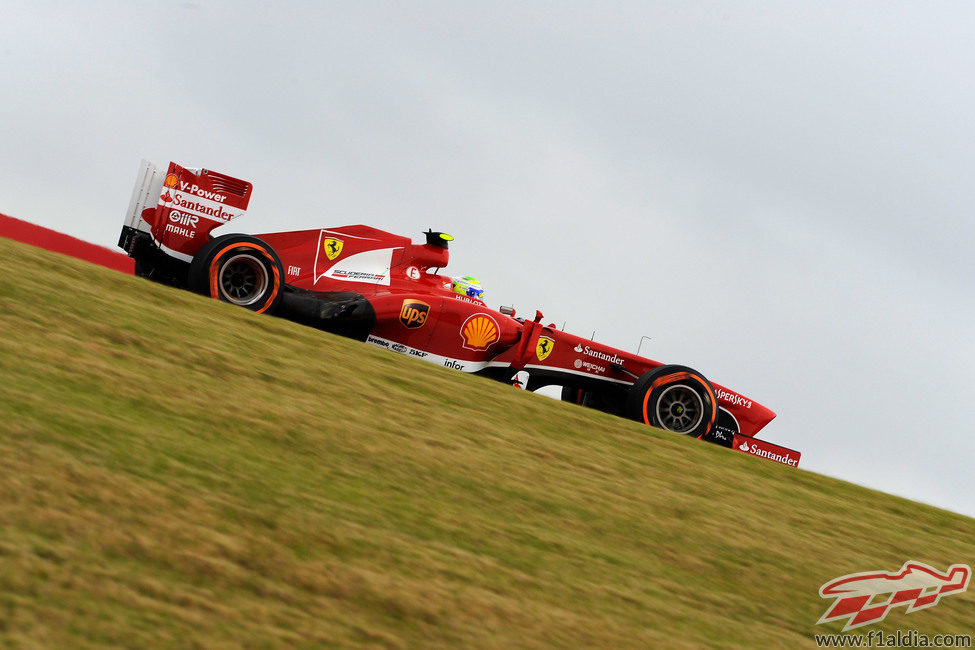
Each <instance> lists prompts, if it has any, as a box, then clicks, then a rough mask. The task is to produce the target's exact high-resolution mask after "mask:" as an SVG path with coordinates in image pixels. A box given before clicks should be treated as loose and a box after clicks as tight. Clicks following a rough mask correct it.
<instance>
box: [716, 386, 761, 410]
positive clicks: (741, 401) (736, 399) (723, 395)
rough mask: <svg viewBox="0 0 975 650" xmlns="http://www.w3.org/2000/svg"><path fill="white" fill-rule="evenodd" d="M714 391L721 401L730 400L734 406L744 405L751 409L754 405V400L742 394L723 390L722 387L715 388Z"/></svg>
mask: <svg viewBox="0 0 975 650" xmlns="http://www.w3.org/2000/svg"><path fill="white" fill-rule="evenodd" d="M714 393H715V395H717V397H718V401H719V402H728V403H729V404H733V405H734V406H743V407H745V408H746V409H750V408H751V407H752V401H751V400H750V399H745V398H744V397H742V396H741V395H736V394H734V393H729V392H728V391H726V390H721V389H720V388H717V389H715V391H714Z"/></svg>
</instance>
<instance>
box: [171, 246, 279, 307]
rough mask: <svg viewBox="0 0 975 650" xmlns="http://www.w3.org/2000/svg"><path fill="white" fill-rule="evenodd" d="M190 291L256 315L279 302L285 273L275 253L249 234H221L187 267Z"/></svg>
mask: <svg viewBox="0 0 975 650" xmlns="http://www.w3.org/2000/svg"><path fill="white" fill-rule="evenodd" d="M189 285H190V289H192V290H193V291H197V292H199V293H202V294H203V295H206V296H210V297H211V298H215V299H217V300H222V301H224V302H229V303H231V304H233V305H238V306H240V307H244V308H246V309H250V310H251V311H256V312H257V313H259V314H261V313H274V311H275V309H277V307H278V305H279V304H280V303H281V295H282V293H283V291H282V289H283V287H284V270H283V268H282V266H281V260H280V259H278V255H277V253H275V252H274V249H272V248H271V247H270V246H268V245H267V244H266V243H264V242H263V241H261V240H260V239H258V238H257V237H251V236H250V235H223V236H221V237H216V238H214V239H211V240H210V241H209V242H207V243H206V244H204V246H203V248H201V249H200V250H199V252H198V253H197V254H196V256H195V257H194V258H193V262H192V264H190V273H189Z"/></svg>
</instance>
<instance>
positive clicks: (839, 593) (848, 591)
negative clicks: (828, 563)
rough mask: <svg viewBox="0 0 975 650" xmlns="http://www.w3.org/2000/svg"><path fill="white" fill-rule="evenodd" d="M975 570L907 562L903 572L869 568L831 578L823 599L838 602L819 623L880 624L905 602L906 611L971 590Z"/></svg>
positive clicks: (849, 626) (848, 627)
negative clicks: (969, 588)
mask: <svg viewBox="0 0 975 650" xmlns="http://www.w3.org/2000/svg"><path fill="white" fill-rule="evenodd" d="M971 577H972V570H971V567H969V566H968V565H967V564H952V565H951V566H950V567H948V570H947V571H945V572H944V573H941V572H940V571H938V570H936V569H934V568H932V567H930V566H928V565H927V564H922V563H921V562H905V563H904V566H902V567H901V569H900V571H896V572H893V573H887V572H886V571H866V572H863V573H851V574H849V575H845V576H840V577H839V578H835V579H833V580H830V581H829V582H827V583H826V584H824V585H823V586H822V587H820V588H819V595H820V596H822V597H823V598H835V599H836V602H834V603H833V605H832V606H831V607H830V608H829V609H828V610H826V613H825V614H823V616H822V617H821V618H820V619H819V620H818V621H817V623H818V624H819V623H829V622H831V621H838V620H842V619H844V618H846V619H849V620H847V622H846V625H844V626H843V631H844V632H846V631H847V630H852V629H854V628H857V627H860V626H863V625H869V624H870V623H879V622H880V621H882V620H884V618H885V617H886V616H887V614H888V612H890V610H891V609H892V608H894V607H898V606H900V605H904V606H906V607H907V613H908V614H910V613H913V612H916V611H918V610H919V609H926V608H928V607H934V606H935V605H937V604H938V602H939V601H940V600H941V597H942V596H954V595H956V594H960V593H963V592H964V591H965V590H967V589H968V582H969V580H970V579H971Z"/></svg>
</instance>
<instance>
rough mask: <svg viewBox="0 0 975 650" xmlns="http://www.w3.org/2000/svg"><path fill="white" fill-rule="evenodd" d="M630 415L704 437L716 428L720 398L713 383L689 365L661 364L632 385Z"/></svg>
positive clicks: (672, 430) (628, 411)
mask: <svg viewBox="0 0 975 650" xmlns="http://www.w3.org/2000/svg"><path fill="white" fill-rule="evenodd" d="M626 409H627V415H629V416H630V417H631V418H633V419H634V420H637V421H639V422H643V423H644V424H648V425H650V426H653V427H658V428H660V429H664V430H665V431H671V432H673V433H679V434H682V435H687V436H693V437H695V438H703V437H704V436H706V435H707V434H708V432H710V431H711V429H712V428H713V427H714V423H715V420H716V418H717V411H718V409H717V398H716V396H715V394H714V388H713V387H712V386H711V383H710V382H708V380H707V379H705V378H704V376H703V375H701V373H699V372H697V371H696V370H692V369H691V368H687V367H686V366H661V367H659V368H655V369H653V370H650V371H648V372H646V373H644V374H643V376H642V377H640V378H639V379H637V380H636V382H635V383H634V384H633V386H632V387H631V388H630V393H629V396H628V397H627V404H626Z"/></svg>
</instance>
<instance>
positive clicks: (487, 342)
mask: <svg viewBox="0 0 975 650" xmlns="http://www.w3.org/2000/svg"><path fill="white" fill-rule="evenodd" d="M460 336H461V338H463V339H464V347H465V348H467V349H468V350H487V349H488V348H489V347H490V346H491V344H493V343H495V342H496V341H497V340H498V339H499V338H501V334H500V330H499V329H498V324H497V322H495V320H494V319H493V318H491V317H490V316H488V315H487V314H474V315H473V316H471V317H470V318H468V319H467V320H466V321H464V324H463V325H462V326H461V328H460Z"/></svg>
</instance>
